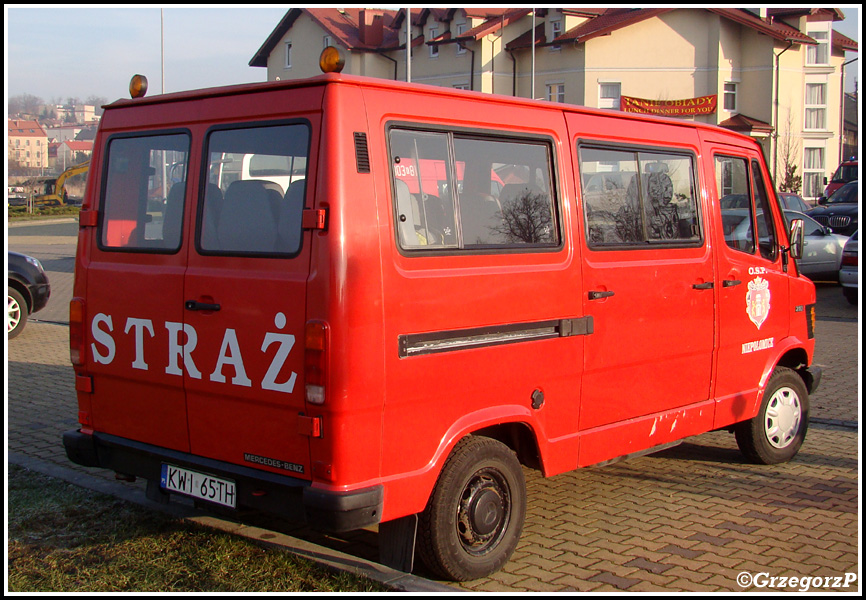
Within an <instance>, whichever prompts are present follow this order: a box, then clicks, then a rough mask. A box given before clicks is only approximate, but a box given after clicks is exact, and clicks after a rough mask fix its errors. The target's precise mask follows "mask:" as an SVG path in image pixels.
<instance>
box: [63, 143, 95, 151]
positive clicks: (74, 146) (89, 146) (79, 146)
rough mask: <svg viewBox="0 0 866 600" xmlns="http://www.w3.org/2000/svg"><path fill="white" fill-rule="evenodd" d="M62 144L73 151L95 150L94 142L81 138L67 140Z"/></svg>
mask: <svg viewBox="0 0 866 600" xmlns="http://www.w3.org/2000/svg"><path fill="white" fill-rule="evenodd" d="M61 145H63V146H66V147H67V148H69V149H70V150H72V151H73V152H90V151H91V150H93V142H89V141H81V140H67V141H65V142H61Z"/></svg>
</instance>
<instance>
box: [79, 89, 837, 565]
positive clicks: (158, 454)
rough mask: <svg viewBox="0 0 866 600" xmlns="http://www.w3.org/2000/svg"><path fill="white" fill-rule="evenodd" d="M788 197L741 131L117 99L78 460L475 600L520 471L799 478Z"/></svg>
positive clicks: (97, 149) (808, 338)
mask: <svg viewBox="0 0 866 600" xmlns="http://www.w3.org/2000/svg"><path fill="white" fill-rule="evenodd" d="M178 165H180V168H178V167H177V166H178ZM414 165H422V168H421V169H415V168H414ZM424 165H427V166H428V167H427V168H425V167H424ZM401 166H402V167H406V168H401ZM409 167H412V168H409ZM419 177H420V181H419V180H418V178H419ZM413 178H414V180H413ZM434 179H435V180H434ZM163 182H169V183H171V185H165V186H164V185H163ZM773 189H774V188H773V185H772V182H771V180H770V177H769V173H768V171H767V168H766V165H765V164H764V161H763V158H762V154H761V149H760V147H759V146H758V145H757V144H756V143H755V142H754V141H752V140H751V139H749V138H747V137H743V136H741V135H738V134H735V133H732V132H730V131H726V130H723V129H718V128H715V127H710V126H705V125H701V124H696V123H691V122H683V121H675V120H665V119H660V118H652V117H646V116H640V115H634V114H624V113H619V112H611V111H599V110H590V109H586V108H583V107H579V106H572V105H565V104H557V103H546V102H538V101H534V100H524V99H518V98H511V97H503V96H494V95H485V94H480V93H474V92H467V91H455V90H450V89H445V88H440V87H430V86H423V85H414V84H404V83H395V82H392V81H386V80H381V79H370V78H363V77H352V76H344V75H340V74H336V73H327V74H323V75H321V76H318V77H315V78H311V79H308V80H301V81H283V82H269V83H262V84H250V85H241V86H233V87H225V88H217V89H209V90H201V91H194V92H182V93H175V94H166V95H163V96H155V97H152V98H135V99H130V100H118V101H116V102H114V103H113V104H110V105H109V106H107V107H106V109H105V114H104V116H103V118H102V120H101V122H100V128H99V132H98V135H97V138H96V141H95V145H94V154H93V161H92V167H91V169H90V173H89V181H88V188H87V195H86V198H85V200H84V204H83V206H82V211H81V217H80V230H79V240H78V254H77V257H76V268H75V287H74V298H73V300H72V303H71V307H70V313H71V317H70V321H71V323H70V346H71V357H72V363H73V365H74V368H75V374H76V389H77V393H78V402H79V413H78V419H79V421H80V427H79V428H78V429H76V430H75V431H70V432H67V433H66V434H65V435H64V443H65V446H66V451H67V453H68V456H69V457H70V458H71V460H73V461H74V462H76V463H78V464H81V465H86V466H92V467H99V468H103V469H109V470H113V471H116V472H117V473H119V474H120V476H121V477H125V478H132V477H139V478H144V479H145V480H147V493H148V496H149V497H150V498H153V499H156V500H163V501H164V500H166V499H168V498H169V496H171V495H174V494H178V495H182V496H189V497H192V498H195V499H197V500H201V501H205V502H209V503H213V504H215V505H221V506H224V507H228V508H230V509H238V508H241V507H245V508H252V509H258V510H260V511H264V512H268V513H274V514H278V515H281V516H285V517H291V518H297V519H301V520H305V521H306V522H308V523H310V524H311V525H313V526H315V527H319V528H322V529H325V530H332V531H344V530H351V529H356V528H361V527H366V526H371V525H376V524H378V526H379V539H380V545H381V550H382V560H383V562H384V563H386V564H390V565H393V566H398V567H400V568H403V569H411V566H412V560H413V556H414V549H415V548H416V547H417V549H418V553H419V555H420V557H421V558H422V559H423V560H424V562H425V563H426V564H427V565H429V567H430V568H431V569H432V570H433V571H434V572H435V573H437V574H438V575H440V576H442V577H443V578H453V579H458V580H465V579H472V578H478V577H482V576H485V575H487V574H489V573H491V572H493V571H495V570H497V569H499V568H500V567H501V566H502V565H503V564H504V563H505V562H506V561H507V560H508V559H509V557H510V555H511V553H512V551H513V550H514V548H515V546H516V544H517V542H518V539H519V536H520V533H521V528H522V525H523V520H524V513H525V507H526V492H525V485H524V476H523V471H522V466H528V467H531V468H535V469H539V470H540V471H541V472H542V473H543V474H544V475H546V476H552V475H556V474H557V473H562V472H565V471H568V470H571V469H575V468H578V467H584V466H587V465H597V464H599V463H605V462H609V461H612V460H615V459H618V458H621V457H627V456H632V455H638V454H645V453H648V452H653V451H655V450H658V449H661V448H665V447H668V446H670V445H672V444H675V443H678V442H679V441H681V440H683V439H684V438H687V437H689V436H693V435H699V434H701V433H704V432H707V431H710V430H716V429H720V428H726V429H729V430H730V431H732V432H733V433H734V434H735V435H736V440H737V442H738V444H739V446H740V448H741V449H742V450H743V452H744V454H745V456H746V457H747V458H748V459H749V460H752V461H755V462H758V463H764V464H771V463H778V462H782V461H787V460H790V459H791V458H792V457H794V455H795V454H796V453H797V451H798V450H799V448H800V446H801V444H802V443H803V440H804V437H805V435H806V430H807V426H808V420H809V393H810V392H811V391H813V390H814V389H815V387H816V386H817V384H818V379H819V375H820V371H818V370H817V369H815V368H814V367H810V364H811V362H812V356H813V351H814V345H815V340H814V318H815V310H814V309H815V288H814V286H813V285H812V283H811V282H810V281H809V280H808V279H806V278H805V277H802V276H801V275H800V274H799V272H798V269H797V262H796V258H797V256H798V252H799V251H800V248H802V233H801V229H799V228H798V227H797V225H795V226H794V227H793V228H792V232H789V231H788V229H787V228H786V226H785V221H784V219H783V216H782V215H781V214H780V212H779V205H778V203H777V202H776V201H775V197H774V195H773V194H774V193H773ZM159 190H165V192H164V196H165V197H164V199H160V200H161V201H159V202H154V201H152V200H153V198H151V196H153V195H154V193H156V194H157V195H158V194H159V193H163V192H159ZM155 191H156V192H155ZM729 195H742V196H743V197H744V198H746V200H747V201H746V202H745V203H742V206H740V205H738V207H737V208H730V209H726V208H723V203H722V199H723V198H724V197H725V196H729ZM149 200H150V201H149ZM416 538H417V543H416Z"/></svg>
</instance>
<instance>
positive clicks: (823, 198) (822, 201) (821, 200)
mask: <svg viewBox="0 0 866 600" xmlns="http://www.w3.org/2000/svg"><path fill="white" fill-rule="evenodd" d="M818 204H820V205H822V206H823V205H824V204H827V196H820V197H819V198H818Z"/></svg>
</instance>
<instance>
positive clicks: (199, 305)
mask: <svg viewBox="0 0 866 600" xmlns="http://www.w3.org/2000/svg"><path fill="white" fill-rule="evenodd" d="M183 307H184V308H185V309H187V310H212V311H217V310H219V309H220V305H219V304H208V303H207V302H196V301H195V300H187V301H186V302H185V303H184V305H183Z"/></svg>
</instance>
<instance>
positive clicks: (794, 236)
mask: <svg viewBox="0 0 866 600" xmlns="http://www.w3.org/2000/svg"><path fill="white" fill-rule="evenodd" d="M788 241H789V243H790V244H791V245H790V246H789V247H788V252H789V253H790V255H791V256H793V257H794V258H796V259H800V258H803V247H804V246H805V242H806V228H805V223H803V219H794V220H793V221H791V231H790V232H789V233H788Z"/></svg>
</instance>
